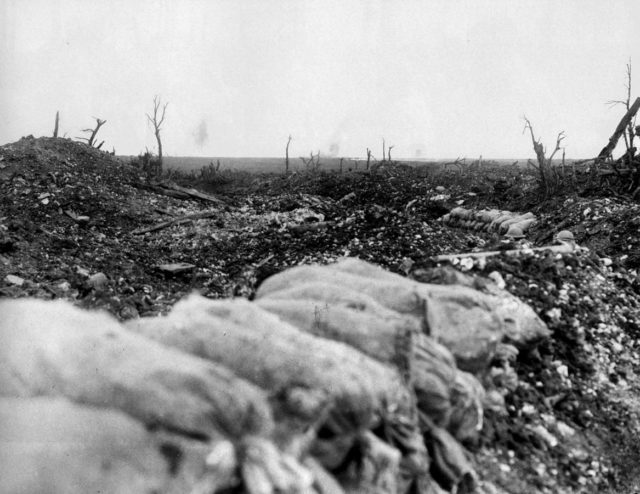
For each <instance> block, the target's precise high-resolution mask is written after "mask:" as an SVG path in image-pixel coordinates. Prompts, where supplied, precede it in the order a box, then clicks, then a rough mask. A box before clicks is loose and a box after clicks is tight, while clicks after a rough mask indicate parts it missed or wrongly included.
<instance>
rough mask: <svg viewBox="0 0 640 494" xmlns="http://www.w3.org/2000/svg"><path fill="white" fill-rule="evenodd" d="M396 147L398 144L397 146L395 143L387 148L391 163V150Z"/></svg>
mask: <svg viewBox="0 0 640 494" xmlns="http://www.w3.org/2000/svg"><path fill="white" fill-rule="evenodd" d="M394 147H396V146H395V144H394V145H393V146H389V147H388V148H387V153H388V157H389V159H388V160H387V161H388V162H389V163H391V150H392V149H393V148H394Z"/></svg>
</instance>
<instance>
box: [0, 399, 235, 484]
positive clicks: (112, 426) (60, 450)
mask: <svg viewBox="0 0 640 494" xmlns="http://www.w3.org/2000/svg"><path fill="white" fill-rule="evenodd" d="M208 449H209V446H207V445H206V444H205V443H202V442H199V441H193V440H188V439H184V438H180V439H177V438H168V437H164V436H157V435H154V434H151V433H149V432H148V431H147V430H146V428H145V427H144V425H143V424H142V423H140V422H138V421H137V420H135V419H132V418H131V417H129V416H128V415H125V414H124V413H121V412H119V411H117V410H110V409H104V408H96V407H89V406H84V405H78V404H74V403H71V402H69V401H67V400H66V399H62V398H49V397H38V398H28V399H24V398H0V492H6V493H20V492H23V493H30V494H38V493H43V494H44V493H46V494H57V493H59V494H74V493H77V494H86V493H88V492H101V493H104V494H119V493H122V494H128V493H130V492H141V493H142V492H147V493H150V492H157V493H176V494H177V493H184V492H189V491H191V489H193V488H194V487H195V486H196V485H198V484H199V479H200V478H201V477H202V476H203V475H205V457H206V453H207V450H208ZM209 485H213V486H216V487H218V488H221V487H224V484H222V485H221V484H220V483H217V484H215V483H212V484H209Z"/></svg>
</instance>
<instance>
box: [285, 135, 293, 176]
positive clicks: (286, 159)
mask: <svg viewBox="0 0 640 494" xmlns="http://www.w3.org/2000/svg"><path fill="white" fill-rule="evenodd" d="M292 139H293V138H292V137H291V134H289V139H288V140H287V147H286V148H285V160H284V170H285V173H286V174H288V173H289V144H291V140H292Z"/></svg>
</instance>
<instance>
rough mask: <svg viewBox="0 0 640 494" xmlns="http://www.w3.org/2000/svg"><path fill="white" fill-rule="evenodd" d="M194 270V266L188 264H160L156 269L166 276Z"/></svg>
mask: <svg viewBox="0 0 640 494" xmlns="http://www.w3.org/2000/svg"><path fill="white" fill-rule="evenodd" d="M195 268H196V266H195V265H194V264H189V263H187V262H176V263H169V264H160V265H159V266H158V269H159V270H160V271H162V272H163V273H167V274H179V273H185V272H188V271H193V270H194V269H195Z"/></svg>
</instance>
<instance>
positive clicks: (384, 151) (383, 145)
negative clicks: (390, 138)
mask: <svg viewBox="0 0 640 494" xmlns="http://www.w3.org/2000/svg"><path fill="white" fill-rule="evenodd" d="M386 155H387V150H386V149H385V142H384V137H383V138H382V161H384V157H385V156H386Z"/></svg>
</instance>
